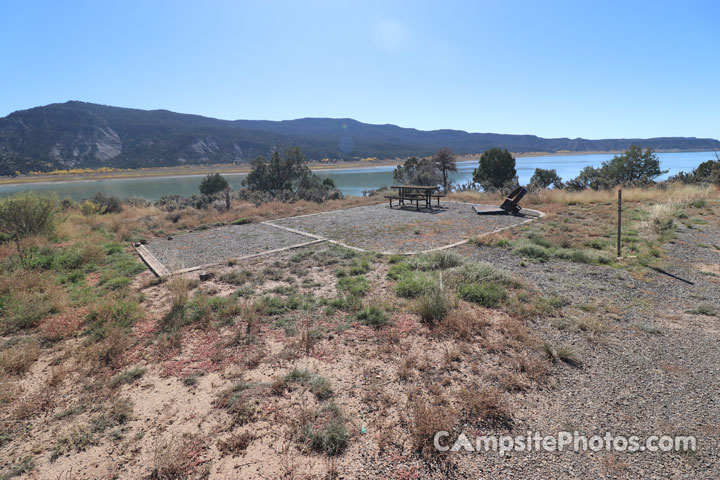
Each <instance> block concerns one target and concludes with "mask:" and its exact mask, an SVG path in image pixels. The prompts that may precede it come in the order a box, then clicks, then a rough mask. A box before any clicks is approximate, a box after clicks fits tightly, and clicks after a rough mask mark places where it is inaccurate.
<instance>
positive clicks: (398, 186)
mask: <svg viewBox="0 0 720 480" xmlns="http://www.w3.org/2000/svg"><path fill="white" fill-rule="evenodd" d="M390 188H411V189H413V190H437V188H438V187H433V186H428V185H393V186H392V187H390Z"/></svg>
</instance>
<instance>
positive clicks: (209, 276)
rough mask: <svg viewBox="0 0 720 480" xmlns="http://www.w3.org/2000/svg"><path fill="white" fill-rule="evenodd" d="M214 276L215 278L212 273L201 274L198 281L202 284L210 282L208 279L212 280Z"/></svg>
mask: <svg viewBox="0 0 720 480" xmlns="http://www.w3.org/2000/svg"><path fill="white" fill-rule="evenodd" d="M214 276H215V274H214V273H212V272H207V273H201V274H200V280H201V281H203V282H205V281H207V280H210V279H211V278H213V277H214Z"/></svg>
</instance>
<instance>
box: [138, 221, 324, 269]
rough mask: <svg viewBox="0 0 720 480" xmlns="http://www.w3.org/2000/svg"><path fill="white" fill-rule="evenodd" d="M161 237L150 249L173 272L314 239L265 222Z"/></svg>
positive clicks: (151, 243) (150, 245) (148, 247)
mask: <svg viewBox="0 0 720 480" xmlns="http://www.w3.org/2000/svg"><path fill="white" fill-rule="evenodd" d="M169 238H172V240H168V239H167V238H159V239H156V240H153V241H152V242H150V243H149V244H148V245H147V249H148V250H149V251H150V253H152V254H153V255H154V256H155V258H157V259H158V260H159V261H160V263H162V264H163V265H165V266H166V267H167V268H168V269H169V270H170V271H173V272H176V271H178V270H182V269H184V268H191V267H199V266H202V265H210V264H217V263H222V262H225V261H227V260H228V259H231V258H238V257H243V256H245V255H252V254H256V253H261V252H266V251H270V250H275V249H278V248H283V247H289V246H292V245H298V244H302V243H307V242H310V241H312V240H313V239H312V238H310V237H306V236H304V235H299V234H297V233H292V232H288V231H286V230H283V229H280V228H276V227H272V226H269V225H264V224H262V223H257V224H248V225H230V226H225V227H218V228H213V229H208V230H202V231H199V232H192V233H187V234H183V235H178V236H176V237H169Z"/></svg>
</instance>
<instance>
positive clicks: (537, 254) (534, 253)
mask: <svg viewBox="0 0 720 480" xmlns="http://www.w3.org/2000/svg"><path fill="white" fill-rule="evenodd" d="M513 253H515V254H516V255H519V256H521V257H525V258H528V259H530V260H534V261H536V262H547V261H548V260H549V259H550V251H549V250H548V249H547V248H545V247H542V246H540V245H536V244H534V243H530V242H520V243H518V245H517V246H516V247H515V248H514V249H513Z"/></svg>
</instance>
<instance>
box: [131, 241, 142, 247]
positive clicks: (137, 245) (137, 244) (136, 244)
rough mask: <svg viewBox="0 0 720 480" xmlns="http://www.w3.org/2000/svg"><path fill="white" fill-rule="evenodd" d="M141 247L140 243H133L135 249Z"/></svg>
mask: <svg viewBox="0 0 720 480" xmlns="http://www.w3.org/2000/svg"><path fill="white" fill-rule="evenodd" d="M140 245H141V243H140V242H135V243H133V247H135V248H137V247H139V246H140Z"/></svg>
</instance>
